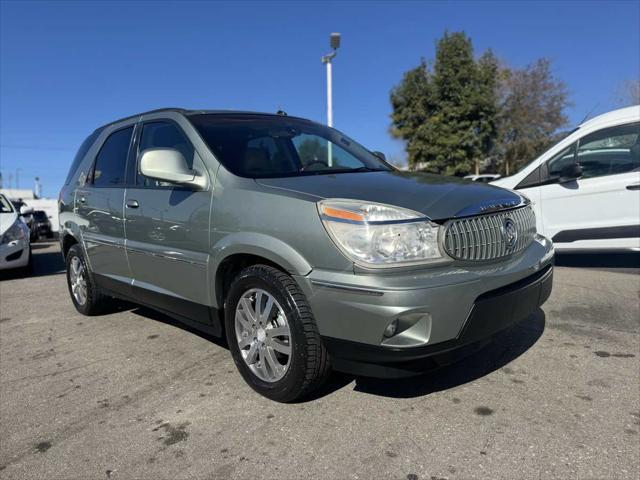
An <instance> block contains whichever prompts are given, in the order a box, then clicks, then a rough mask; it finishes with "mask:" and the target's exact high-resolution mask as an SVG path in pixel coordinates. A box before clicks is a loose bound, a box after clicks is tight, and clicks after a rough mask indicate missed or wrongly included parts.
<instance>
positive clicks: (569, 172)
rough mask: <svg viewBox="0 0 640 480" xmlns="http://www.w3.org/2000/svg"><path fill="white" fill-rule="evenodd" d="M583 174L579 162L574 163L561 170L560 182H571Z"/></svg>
mask: <svg viewBox="0 0 640 480" xmlns="http://www.w3.org/2000/svg"><path fill="white" fill-rule="evenodd" d="M581 176H582V166H581V165H580V164H579V163H572V164H571V165H567V166H566V167H564V168H563V169H562V170H560V177H559V178H558V183H566V182H571V181H572V180H576V179H578V178H580V177H581Z"/></svg>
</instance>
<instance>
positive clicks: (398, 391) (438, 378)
mask: <svg viewBox="0 0 640 480" xmlns="http://www.w3.org/2000/svg"><path fill="white" fill-rule="evenodd" d="M544 329H545V314H544V312H543V311H542V310H541V309H540V308H538V310H536V311H535V312H534V313H533V314H531V315H530V316H529V317H528V318H527V319H525V320H523V321H522V322H519V323H517V324H516V325H514V326H512V327H511V328H509V329H507V330H504V331H502V332H500V333H499V334H497V335H496V336H495V337H494V338H493V339H492V341H491V343H489V344H488V345H486V346H485V347H484V348H482V349H481V350H479V351H477V352H476V353H473V354H471V355H470V356H468V357H466V358H463V359H461V360H460V361H459V362H457V363H455V364H452V365H449V366H446V367H442V368H440V369H438V370H434V371H432V372H429V373H427V374H425V375H422V376H419V377H412V378H406V379H400V380H380V379H373V378H358V379H356V387H355V390H356V391H359V392H364V393H369V394H372V395H379V396H383V397H392V398H411V397H418V396H424V395H429V394H431V393H434V392H440V391H443V390H448V389H451V388H455V387H458V386H460V385H464V384H465V383H469V382H473V381H474V380H477V379H479V378H481V377H484V376H485V375H488V374H490V373H491V372H494V371H496V370H499V369H501V368H502V367H504V366H506V365H507V364H509V363H510V362H512V361H513V360H515V359H516V358H518V357H519V356H520V355H522V354H523V353H525V352H526V351H527V350H529V349H530V348H531V347H532V346H533V345H534V344H535V343H536V342H537V341H538V339H539V338H540V337H541V336H542V333H543V332H544Z"/></svg>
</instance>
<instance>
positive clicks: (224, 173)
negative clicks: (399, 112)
mask: <svg viewBox="0 0 640 480" xmlns="http://www.w3.org/2000/svg"><path fill="white" fill-rule="evenodd" d="M59 209H60V223H61V225H60V232H61V234H60V241H61V246H62V252H63V255H64V258H65V261H66V265H67V281H68V285H69V292H70V294H71V300H72V301H73V304H74V305H75V307H76V309H77V310H78V311H79V312H80V313H83V314H85V315H94V314H97V313H99V312H102V311H104V309H105V307H106V306H107V305H108V304H109V301H110V300H111V299H112V298H114V297H115V298H123V299H127V300H130V301H133V302H136V303H139V304H143V305H147V306H149V307H152V308H154V309H157V310H160V311H162V312H165V313H166V314H168V315H171V316H173V317H176V318H178V319H179V320H181V321H183V322H184V323H186V324H188V325H190V326H192V327H195V328H197V329H200V330H203V331H205V332H207V333H210V334H212V335H216V336H223V335H226V339H227V342H228V345H229V350H230V351H231V355H232V356H233V359H234V361H235V363H236V365H237V367H238V370H239V371H240V373H241V374H242V376H243V377H244V379H245V380H246V381H247V383H248V384H249V385H250V386H251V387H252V388H254V389H255V390H256V391H257V392H259V393H261V394H262V395H265V396H266V397H269V398H271V399H274V400H278V401H292V400H295V399H298V398H300V397H301V396H304V395H306V394H308V393H310V392H311V391H312V390H314V389H316V388H317V387H318V386H320V385H321V384H322V382H323V380H325V379H326V377H327V376H328V374H329V372H330V371H331V369H332V368H333V369H336V370H339V371H344V372H349V373H353V374H358V375H368V376H377V377H401V376H409V375H415V374H418V373H420V372H423V371H425V370H427V369H430V368H433V367H434V366H438V365H442V364H444V363H445V362H450V361H452V359H453V358H456V357H460V356H461V354H462V352H468V351H469V350H470V349H471V348H475V347H477V346H479V345H482V344H484V343H486V341H487V340H488V339H489V338H490V337H491V336H492V335H493V334H495V333H496V332H498V331H500V330H502V329H503V328H505V327H507V326H509V325H511V324H512V323H513V322H514V321H517V320H521V319H524V318H526V317H528V315H529V314H530V313H531V312H532V311H534V310H535V309H537V308H538V306H539V305H541V304H542V303H543V302H544V301H545V300H546V299H547V297H548V296H549V294H550V292H551V284H552V262H553V246H552V244H551V242H550V241H549V240H547V239H546V238H544V237H542V236H540V235H538V234H537V233H536V226H535V225H536V222H535V217H534V214H533V212H532V209H531V206H530V205H529V201H528V200H527V199H526V198H525V197H522V196H520V195H518V194H517V193H514V192H512V191H508V190H503V189H500V188H497V187H493V186H488V185H483V184H478V183H472V182H467V181H463V180H458V179H455V178H448V177H441V176H435V175H428V174H421V173H414V172H401V171H398V170H397V169H395V168H394V167H392V166H391V165H389V164H388V163H387V162H386V161H385V159H384V155H382V154H380V153H376V152H371V151H369V150H367V149H366V148H364V147H363V146H361V145H359V144H358V143H356V142H355V141H353V140H352V139H350V138H349V137H347V136H345V135H344V134H342V133H341V132H339V131H337V130H334V129H331V128H327V127H325V126H323V125H319V124H317V123H314V122H311V121H308V120H304V119H301V118H294V117H290V116H286V115H269V114H260V113H243V112H225V111H187V110H180V109H163V110H156V111H152V112H148V113H143V114H140V115H135V116H132V117H129V118H125V119H122V120H118V121H116V122H113V123H110V124H108V125H105V126H103V127H101V128H98V129H97V130H96V131H95V132H93V133H92V134H91V135H90V136H89V137H88V138H87V139H86V140H85V142H84V143H83V144H82V146H81V147H80V150H79V152H78V154H77V155H76V158H75V160H74V161H73V165H72V166H71V169H70V172H69V175H68V177H67V179H66V182H65V186H64V187H63V189H62V192H61V193H60V204H59ZM467 347H469V348H467Z"/></svg>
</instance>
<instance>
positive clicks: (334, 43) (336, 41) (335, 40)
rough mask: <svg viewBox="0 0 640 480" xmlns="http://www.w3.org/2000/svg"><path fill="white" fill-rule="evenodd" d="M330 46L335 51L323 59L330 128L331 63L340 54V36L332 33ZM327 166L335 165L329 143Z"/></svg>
mask: <svg viewBox="0 0 640 480" xmlns="http://www.w3.org/2000/svg"><path fill="white" fill-rule="evenodd" d="M329 44H330V46H331V49H332V50H333V51H332V52H331V53H329V54H327V55H324V56H323V57H322V63H324V64H325V65H326V66H327V125H328V126H329V127H333V78H332V77H333V72H332V68H331V61H332V60H333V59H334V57H335V56H336V55H337V54H338V47H340V34H339V33H332V34H331V36H330V40H329ZM327 165H329V166H331V165H333V154H332V151H331V142H327Z"/></svg>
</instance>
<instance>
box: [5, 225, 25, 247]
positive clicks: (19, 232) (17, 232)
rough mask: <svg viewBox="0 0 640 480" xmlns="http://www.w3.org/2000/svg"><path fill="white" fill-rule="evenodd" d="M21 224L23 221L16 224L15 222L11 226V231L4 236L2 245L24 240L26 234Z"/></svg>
mask: <svg viewBox="0 0 640 480" xmlns="http://www.w3.org/2000/svg"><path fill="white" fill-rule="evenodd" d="M21 223H22V221H21V220H16V221H15V222H13V225H11V226H10V227H9V229H8V230H7V231H6V232H4V235H2V240H1V242H0V243H2V244H5V243H9V242H13V241H14V240H22V239H24V237H25V233H24V229H23V227H22V225H21Z"/></svg>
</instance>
